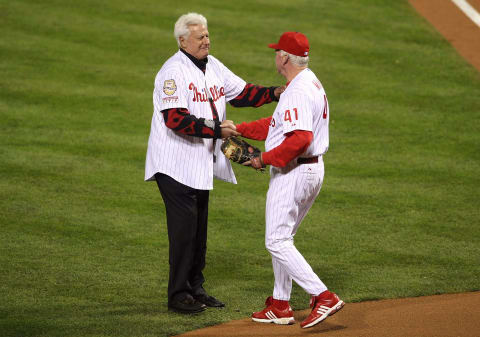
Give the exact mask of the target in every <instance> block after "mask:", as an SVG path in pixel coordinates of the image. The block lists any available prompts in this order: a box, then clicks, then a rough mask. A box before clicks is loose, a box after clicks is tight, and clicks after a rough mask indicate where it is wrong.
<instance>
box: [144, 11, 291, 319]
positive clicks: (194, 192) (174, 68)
mask: <svg viewBox="0 0 480 337" xmlns="http://www.w3.org/2000/svg"><path fill="white" fill-rule="evenodd" d="M174 36H175V38H176V40H177V44H178V47H179V51H178V52H176V53H175V54H174V55H173V56H172V57H170V58H169V59H168V60H167V61H166V62H165V63H164V64H163V66H162V68H161V69H160V71H159V72H158V74H157V76H156V78H155V88H154V91H153V106H154V112H153V117H152V124H151V130H150V137H149V140H148V149H147V158H146V164H145V180H147V181H153V180H155V181H156V182H157V185H158V188H159V190H160V193H161V195H162V198H163V201H164V203H165V208H166V216H167V228H168V239H169V264H170V276H169V283H168V308H169V309H170V310H173V311H176V312H180V313H197V312H200V311H203V310H205V308H206V307H207V306H208V307H223V306H224V304H223V303H222V302H221V301H219V300H217V299H216V298H215V297H213V296H210V295H208V294H207V292H206V291H205V289H204V287H203V284H204V282H205V279H204V276H203V273H202V271H203V269H204V267H205V256H206V250H207V218H208V199H209V190H211V189H213V178H214V177H215V178H217V179H221V180H224V181H227V182H232V183H236V180H235V175H234V173H233V170H232V167H231V165H230V162H229V161H228V160H227V159H226V158H225V156H224V155H223V154H222V153H221V152H220V143H221V142H220V141H217V140H218V139H219V138H226V137H229V136H235V135H238V134H239V133H238V132H237V131H236V130H235V125H234V124H233V122H232V121H231V120H227V119H226V103H227V102H229V103H230V104H231V105H232V106H234V107H246V106H250V107H258V106H261V105H263V104H266V103H270V102H272V101H278V99H279V97H280V94H281V92H282V91H283V88H282V87H262V86H258V85H253V84H250V83H246V82H245V81H244V80H242V79H241V78H240V77H238V76H237V75H235V74H234V73H233V72H231V71H230V70H229V69H228V68H227V67H226V66H225V65H223V64H222V63H221V62H220V61H219V60H218V59H216V58H215V57H213V56H211V55H209V50H210V35H209V32H208V27H207V20H206V19H205V17H204V16H202V15H200V14H197V13H188V14H185V15H182V16H181V17H180V18H179V19H178V20H177V22H176V23H175V29H174Z"/></svg>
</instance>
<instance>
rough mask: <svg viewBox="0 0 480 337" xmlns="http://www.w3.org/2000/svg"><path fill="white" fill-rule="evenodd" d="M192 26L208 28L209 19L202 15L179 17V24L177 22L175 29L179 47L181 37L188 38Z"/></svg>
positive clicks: (174, 32)
mask: <svg viewBox="0 0 480 337" xmlns="http://www.w3.org/2000/svg"><path fill="white" fill-rule="evenodd" d="M191 25H202V26H205V28H207V19H206V18H205V17H204V16H203V15H202V14H198V13H188V14H183V15H182V16H181V17H179V18H178V20H177V22H175V29H174V31H173V35H174V36H175V39H176V40H177V44H178V46H179V47H180V37H184V38H188V36H189V35H190V29H189V28H188V26H191Z"/></svg>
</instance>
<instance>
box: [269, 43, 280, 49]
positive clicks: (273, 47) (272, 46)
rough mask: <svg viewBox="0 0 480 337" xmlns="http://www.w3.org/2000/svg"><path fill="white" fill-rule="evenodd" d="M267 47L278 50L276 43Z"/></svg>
mask: <svg viewBox="0 0 480 337" xmlns="http://www.w3.org/2000/svg"><path fill="white" fill-rule="evenodd" d="M268 47H269V48H272V49H280V46H279V45H278V43H270V44H269V45H268Z"/></svg>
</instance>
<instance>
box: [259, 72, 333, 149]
mask: <svg viewBox="0 0 480 337" xmlns="http://www.w3.org/2000/svg"><path fill="white" fill-rule="evenodd" d="M329 119H330V111H329V108H328V100H327V95H326V94H325V90H324V89H323V86H322V84H321V83H320V81H319V80H318V79H317V77H316V76H315V74H314V73H313V72H312V71H311V70H310V69H308V68H307V69H304V70H302V71H301V72H300V73H298V74H297V76H295V78H294V79H293V80H292V81H291V82H290V84H289V85H288V86H287V88H286V89H285V91H284V92H283V93H282V95H281V96H280V101H279V102H278V105H277V108H276V109H275V112H274V113H273V117H272V121H271V122H270V127H269V129H268V136H267V139H266V140H265V150H266V151H270V150H271V149H273V148H275V147H277V146H278V145H280V144H281V143H282V142H283V140H284V139H285V134H286V133H288V132H290V131H293V130H305V131H312V132H313V140H312V143H311V144H310V146H309V147H308V148H307V150H305V152H304V153H303V154H301V155H300V157H313V156H320V155H323V154H324V153H326V152H327V151H328V145H329V138H328V123H329Z"/></svg>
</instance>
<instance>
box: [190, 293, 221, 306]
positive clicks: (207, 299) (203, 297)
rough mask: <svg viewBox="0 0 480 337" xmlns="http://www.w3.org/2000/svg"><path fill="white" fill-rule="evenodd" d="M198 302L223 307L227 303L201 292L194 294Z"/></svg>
mask: <svg viewBox="0 0 480 337" xmlns="http://www.w3.org/2000/svg"><path fill="white" fill-rule="evenodd" d="M193 297H194V298H195V299H196V300H197V301H198V302H200V303H203V304H205V305H206V306H207V307H213V308H223V307H224V306H225V303H222V302H220V301H219V300H217V299H216V298H215V297H213V296H210V295H207V294H199V295H194V296H193Z"/></svg>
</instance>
